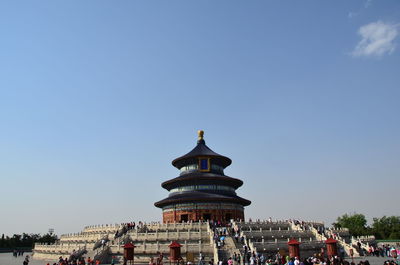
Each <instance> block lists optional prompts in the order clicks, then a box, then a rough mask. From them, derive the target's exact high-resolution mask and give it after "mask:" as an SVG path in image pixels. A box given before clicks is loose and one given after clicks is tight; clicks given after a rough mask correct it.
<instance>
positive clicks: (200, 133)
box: [197, 130, 204, 141]
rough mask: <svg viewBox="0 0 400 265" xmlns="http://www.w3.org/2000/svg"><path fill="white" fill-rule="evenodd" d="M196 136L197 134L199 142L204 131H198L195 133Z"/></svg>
mask: <svg viewBox="0 0 400 265" xmlns="http://www.w3.org/2000/svg"><path fill="white" fill-rule="evenodd" d="M197 134H198V136H199V138H198V140H199V141H201V140H203V137H204V131H203V130H198V131H197Z"/></svg>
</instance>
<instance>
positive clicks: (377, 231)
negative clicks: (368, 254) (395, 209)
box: [372, 216, 400, 239]
mask: <svg viewBox="0 0 400 265" xmlns="http://www.w3.org/2000/svg"><path fill="white" fill-rule="evenodd" d="M372 232H373V234H374V235H375V237H376V238H377V239H400V216H388V217H387V216H383V217H381V218H374V219H373V223H372Z"/></svg>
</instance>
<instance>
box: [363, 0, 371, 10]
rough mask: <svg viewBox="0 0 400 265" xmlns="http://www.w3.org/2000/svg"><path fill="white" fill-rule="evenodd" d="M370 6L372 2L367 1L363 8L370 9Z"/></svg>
mask: <svg viewBox="0 0 400 265" xmlns="http://www.w3.org/2000/svg"><path fill="white" fill-rule="evenodd" d="M371 5H372V0H367V1H365V4H364V7H365V8H368V7H370V6H371Z"/></svg>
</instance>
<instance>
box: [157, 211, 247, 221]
mask: <svg viewBox="0 0 400 265" xmlns="http://www.w3.org/2000/svg"><path fill="white" fill-rule="evenodd" d="M206 214H209V215H210V220H214V221H223V222H227V221H230V219H234V220H244V211H243V210H224V209H210V210H207V209H199V210H172V211H165V212H163V223H174V222H176V223H179V222H181V221H182V218H183V219H184V217H182V215H187V220H188V221H199V220H202V221H207V220H204V218H203V217H204V215H206ZM227 215H228V216H227ZM227 217H229V220H227Z"/></svg>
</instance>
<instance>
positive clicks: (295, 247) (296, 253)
mask: <svg viewBox="0 0 400 265" xmlns="http://www.w3.org/2000/svg"><path fill="white" fill-rule="evenodd" d="M287 244H288V246H289V257H291V258H294V257H298V258H299V259H300V242H299V241H297V240H296V239H292V240H290V241H289V242H288V243H287Z"/></svg>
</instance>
